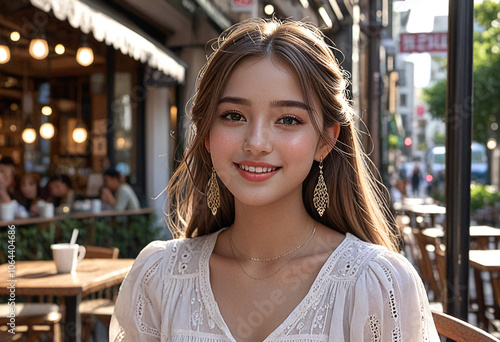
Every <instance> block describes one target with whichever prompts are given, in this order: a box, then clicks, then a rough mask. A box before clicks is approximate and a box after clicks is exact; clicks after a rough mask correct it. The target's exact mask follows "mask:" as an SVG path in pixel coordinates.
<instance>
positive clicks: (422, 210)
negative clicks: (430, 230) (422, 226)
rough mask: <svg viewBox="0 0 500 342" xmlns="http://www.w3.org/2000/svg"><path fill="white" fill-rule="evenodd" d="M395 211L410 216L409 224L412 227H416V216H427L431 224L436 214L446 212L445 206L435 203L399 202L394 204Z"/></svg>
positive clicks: (432, 224)
mask: <svg viewBox="0 0 500 342" xmlns="http://www.w3.org/2000/svg"><path fill="white" fill-rule="evenodd" d="M394 209H395V210H396V211H397V212H400V213H402V214H405V215H408V216H410V226H411V227H412V228H418V224H417V220H416V218H417V216H429V217H430V219H431V223H430V224H431V226H432V227H433V226H434V225H435V224H434V222H435V218H436V216H438V215H444V214H446V207H442V206H440V205H436V204H408V203H401V204H398V205H397V206H396V205H395V206H394Z"/></svg>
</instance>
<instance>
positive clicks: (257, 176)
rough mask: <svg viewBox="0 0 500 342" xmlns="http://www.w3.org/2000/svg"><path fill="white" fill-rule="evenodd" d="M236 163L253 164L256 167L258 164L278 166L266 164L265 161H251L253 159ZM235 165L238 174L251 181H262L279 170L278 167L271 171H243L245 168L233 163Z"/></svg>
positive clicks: (261, 165)
mask: <svg viewBox="0 0 500 342" xmlns="http://www.w3.org/2000/svg"><path fill="white" fill-rule="evenodd" d="M238 164H240V165H248V166H255V167H258V166H260V167H278V166H274V165H271V164H267V163H261V162H253V161H242V162H240V163H238ZM235 167H236V170H238V172H239V173H240V175H241V176H242V177H243V178H245V179H246V180H249V181H252V182H263V181H265V180H268V179H269V178H271V177H272V176H274V175H275V174H276V173H277V172H278V171H279V170H280V169H279V168H278V169H276V170H274V171H271V172H265V173H254V172H250V171H245V170H243V169H241V168H239V167H238V165H236V163H235Z"/></svg>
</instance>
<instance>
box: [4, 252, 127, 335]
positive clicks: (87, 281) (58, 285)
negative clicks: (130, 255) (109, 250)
mask: <svg viewBox="0 0 500 342" xmlns="http://www.w3.org/2000/svg"><path fill="white" fill-rule="evenodd" d="M133 262H134V259H83V260H82V261H80V262H79V263H78V266H77V269H76V271H75V272H74V273H67V274H57V271H56V266H55V263H54V261H52V260H43V261H18V262H16V264H15V266H16V270H15V277H14V278H9V273H8V270H7V264H3V265H0V295H9V293H10V289H9V288H8V286H10V285H11V284H12V283H15V294H16V296H17V295H21V296H22V295H26V296H38V295H52V296H60V297H65V307H66V309H65V313H64V319H65V326H64V335H65V340H66V341H78V342H80V340H81V321H80V312H79V310H78V307H79V305H80V302H81V299H82V297H83V296H85V295H87V294H89V293H93V292H96V291H99V290H102V289H105V288H107V287H111V286H114V285H118V284H120V283H121V282H122V281H123V279H124V278H125V276H126V274H127V273H128V271H129V270H130V268H131V266H132V264H133ZM13 280H14V281H15V282H13Z"/></svg>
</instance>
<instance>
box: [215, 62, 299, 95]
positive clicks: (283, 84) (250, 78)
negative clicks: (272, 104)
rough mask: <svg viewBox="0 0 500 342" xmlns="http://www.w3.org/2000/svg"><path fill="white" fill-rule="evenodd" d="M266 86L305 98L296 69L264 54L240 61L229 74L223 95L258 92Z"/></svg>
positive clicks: (284, 93)
mask: <svg viewBox="0 0 500 342" xmlns="http://www.w3.org/2000/svg"><path fill="white" fill-rule="evenodd" d="M268 86H271V87H268ZM266 87H267V88H271V90H276V92H281V93H282V94H283V95H286V94H289V95H296V96H299V97H302V98H303V94H302V89H301V87H300V85H299V78H298V75H297V73H296V72H295V70H294V69H293V68H292V67H291V66H290V65H289V64H288V63H286V62H284V61H282V60H281V59H280V58H271V57H262V56H258V57H253V56H252V57H246V58H244V59H243V60H241V61H240V62H238V63H237V64H236V66H235V67H234V68H233V70H232V71H231V73H230V74H229V77H228V79H227V81H226V84H225V86H224V89H223V92H222V96H224V95H233V94H234V93H239V92H245V93H250V94H251V93H254V92H256V93H257V92H259V91H262V90H263V89H264V88H266ZM267 88H266V90H270V89H267ZM252 90H253V91H252Z"/></svg>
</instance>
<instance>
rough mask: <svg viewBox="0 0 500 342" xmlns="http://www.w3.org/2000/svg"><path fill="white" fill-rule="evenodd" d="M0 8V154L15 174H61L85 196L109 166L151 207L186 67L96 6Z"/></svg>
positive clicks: (166, 164) (166, 165)
mask: <svg viewBox="0 0 500 342" xmlns="http://www.w3.org/2000/svg"><path fill="white" fill-rule="evenodd" d="M0 9H1V10H0V155H2V156H9V157H11V158H13V160H14V161H15V163H16V165H17V168H18V170H17V172H18V173H19V174H22V173H24V172H37V173H39V174H41V175H42V176H43V180H45V181H46V180H47V179H48V178H49V177H50V176H51V175H54V174H66V175H69V176H70V177H71V178H72V180H73V184H74V186H75V188H77V189H78V190H79V191H80V192H82V193H84V194H85V195H86V196H88V197H97V196H98V192H97V191H98V189H99V184H98V181H97V182H95V181H94V180H95V179H99V177H94V175H100V174H102V172H103V171H104V170H106V169H107V168H108V167H110V166H113V167H115V168H117V169H118V170H120V171H121V172H122V174H124V175H125V176H126V177H127V180H128V182H129V183H130V184H131V185H132V186H133V187H134V190H136V192H137V193H138V195H139V197H140V199H141V200H142V201H143V205H144V206H150V205H151V204H150V203H148V199H150V198H151V197H152V196H154V195H156V194H158V193H159V191H161V189H160V188H161V186H162V184H161V183H162V182H163V185H166V182H165V181H162V180H161V179H168V172H169V171H168V170H169V169H170V168H171V167H172V163H173V160H174V157H173V153H169V152H171V151H173V150H174V146H175V145H176V143H177V141H176V139H178V136H177V135H175V134H170V132H171V131H172V132H175V131H176V126H177V108H178V106H179V104H178V98H179V94H178V93H179V89H180V87H182V85H183V84H184V78H185V69H186V65H185V64H184V63H183V62H182V61H181V60H180V59H179V58H177V57H176V56H175V55H174V54H173V53H172V52H171V51H169V50H168V49H167V48H165V46H164V45H162V44H160V43H159V42H157V41H156V40H155V39H153V38H151V37H150V36H148V34H146V33H145V32H142V31H141V29H140V28H138V27H137V26H136V25H134V24H133V23H132V22H130V21H128V20H127V18H125V17H123V16H122V15H121V14H120V13H118V12H116V11H113V9H112V8H109V7H107V6H106V5H105V4H104V2H102V1H99V2H98V1H79V0H31V1H27V0H23V1H7V0H0ZM146 151H148V152H146ZM149 151H152V152H153V153H155V152H156V151H158V153H157V154H163V155H165V156H166V157H165V158H166V160H165V159H161V160H158V158H156V159H155V158H153V157H150V156H149V155H150V152H149ZM157 164H158V165H162V166H163V169H159V168H157V167H156V166H157ZM147 167H148V168H149V169H150V171H149V172H150V173H151V170H152V169H155V168H156V169H159V170H157V173H158V175H157V176H152V177H151V179H148V178H149V174H148V175H147V174H146V172H147V171H146V168H147ZM155 177H156V178H155ZM42 185H43V182H42Z"/></svg>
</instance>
